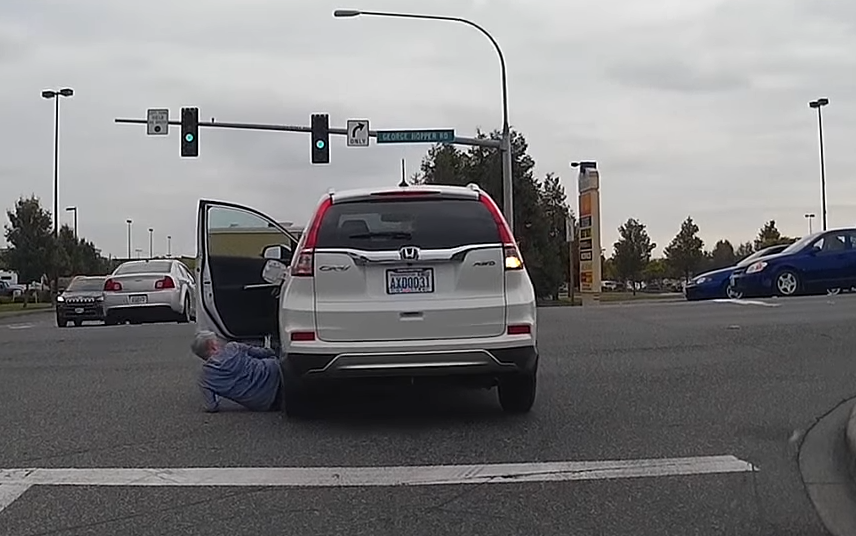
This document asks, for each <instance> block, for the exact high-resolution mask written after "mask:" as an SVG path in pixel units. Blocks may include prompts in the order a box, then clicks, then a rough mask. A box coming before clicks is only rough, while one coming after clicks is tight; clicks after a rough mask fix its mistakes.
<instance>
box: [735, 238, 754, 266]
mask: <svg viewBox="0 0 856 536" xmlns="http://www.w3.org/2000/svg"><path fill="white" fill-rule="evenodd" d="M753 253H755V246H753V245H752V242H743V243H742V244H740V246H738V247H737V251H735V252H734V257H736V258H737V262H740V261H741V260H743V259H745V258H746V257H748V256H749V255H751V254H753Z"/></svg>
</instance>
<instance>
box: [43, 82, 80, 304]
mask: <svg viewBox="0 0 856 536" xmlns="http://www.w3.org/2000/svg"><path fill="white" fill-rule="evenodd" d="M72 95H74V90H73V89H71V88H69V87H65V88H62V89H59V90H53V89H46V90H44V91H42V98H43V99H54V101H55V106H54V159H53V190H54V195H53V197H54V198H53V220H54V221H53V224H54V239H55V240H56V239H58V238H59V101H60V98H61V97H71V96H72ZM54 251H56V249H55V248H54ZM55 260H56V258H55V257H54V261H55ZM52 264H53V271H54V289H55V291H56V290H58V289H59V271H58V270H57V266H56V262H53V263H52Z"/></svg>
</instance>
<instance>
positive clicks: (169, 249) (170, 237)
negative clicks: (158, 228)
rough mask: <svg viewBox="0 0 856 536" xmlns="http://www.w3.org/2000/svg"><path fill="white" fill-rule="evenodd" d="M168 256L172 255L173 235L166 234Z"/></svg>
mask: <svg viewBox="0 0 856 536" xmlns="http://www.w3.org/2000/svg"><path fill="white" fill-rule="evenodd" d="M166 256H167V258H169V257H172V236H171V235H166Z"/></svg>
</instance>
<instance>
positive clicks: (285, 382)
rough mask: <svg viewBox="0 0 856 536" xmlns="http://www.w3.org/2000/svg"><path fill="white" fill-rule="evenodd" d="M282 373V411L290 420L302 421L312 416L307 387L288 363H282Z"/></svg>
mask: <svg viewBox="0 0 856 536" xmlns="http://www.w3.org/2000/svg"><path fill="white" fill-rule="evenodd" d="M280 371H281V373H282V383H281V384H280V389H282V401H281V404H282V411H283V412H284V413H285V415H286V417H288V418H290V419H302V418H306V417H308V416H309V415H310V401H309V397H308V394H307V392H306V386H305V385H303V382H302V381H301V380H300V378H298V377H297V375H296V374H295V373H294V372H293V371H292V369H291V367H290V366H289V365H288V363H287V362H286V361H285V360H283V361H282V362H281V363H280Z"/></svg>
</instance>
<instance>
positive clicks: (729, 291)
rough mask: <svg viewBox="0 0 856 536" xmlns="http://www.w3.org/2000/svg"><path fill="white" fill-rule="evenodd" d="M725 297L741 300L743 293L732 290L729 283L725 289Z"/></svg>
mask: <svg viewBox="0 0 856 536" xmlns="http://www.w3.org/2000/svg"><path fill="white" fill-rule="evenodd" d="M725 295H726V296H728V297H729V298H731V299H732V300H739V299H741V298H743V293H742V292H740V291H739V290H734V287H732V286H731V283H729V284H728V286H727V287H725Z"/></svg>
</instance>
